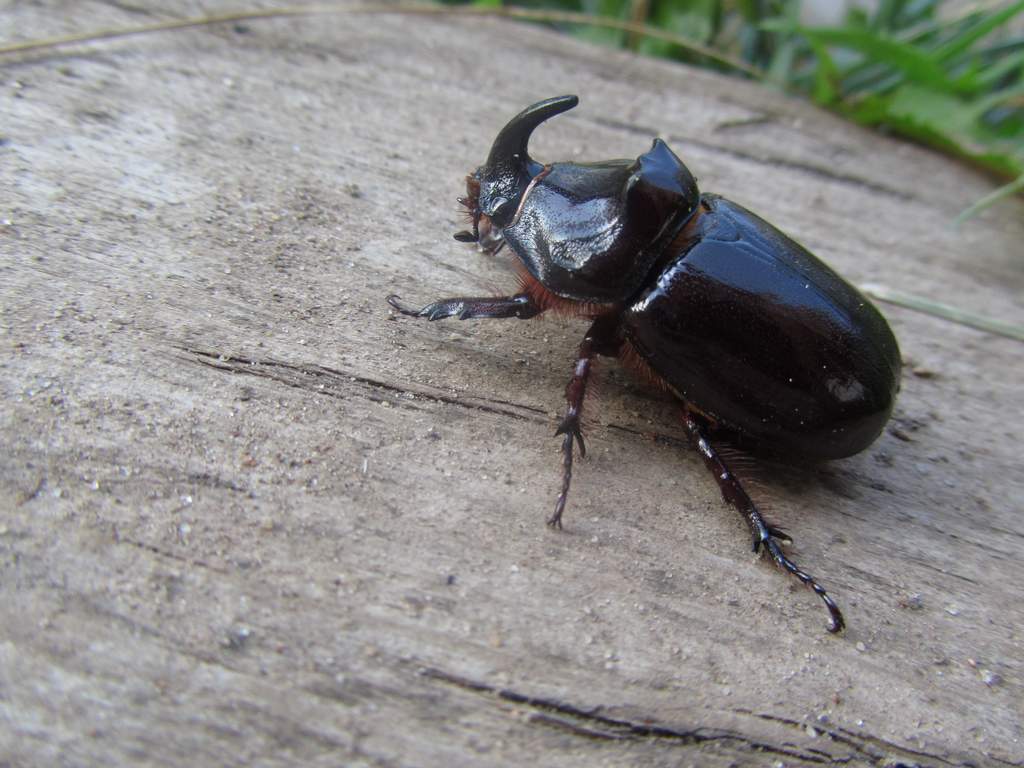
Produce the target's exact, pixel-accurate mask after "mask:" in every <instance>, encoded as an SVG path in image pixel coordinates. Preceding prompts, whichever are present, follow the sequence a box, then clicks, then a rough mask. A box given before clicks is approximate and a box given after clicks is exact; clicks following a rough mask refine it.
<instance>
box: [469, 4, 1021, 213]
mask: <svg viewBox="0 0 1024 768" xmlns="http://www.w3.org/2000/svg"><path fill="white" fill-rule="evenodd" d="M471 4H472V5H476V6H478V7H479V6H489V7H493V6H500V5H503V3H502V0H476V2H474V3H471ZM516 5H518V6H519V7H522V8H529V9H532V10H535V11H536V10H549V11H551V12H552V18H553V21H555V23H556V24H557V25H558V26H560V27H564V28H565V31H566V32H568V33H570V34H573V35H575V36H577V37H581V38H584V39H587V40H591V41H595V42H599V43H602V44H605V45H611V46H616V47H626V48H631V49H633V50H636V51H638V52H640V53H644V54H649V55H652V56H661V57H666V58H672V59H676V60H679V61H684V62H687V63H689V64H695V65H699V66H704V67H709V68H711V69H716V70H721V71H732V72H733V73H734V74H738V75H740V76H744V77H748V76H749V77H755V78H757V79H760V80H762V81H763V82H765V83H766V84H771V85H775V86H777V87H779V88H782V89H784V90H786V91H789V92H793V93H798V94H803V95H805V96H807V97H808V98H810V99H812V100H813V101H814V102H816V103H817V104H819V105H821V106H823V107H827V108H829V109H833V110H835V111H838V112H840V113H842V114H843V115H845V116H846V117H848V118H849V119H851V120H854V121H856V122H858V123H861V124H863V125H868V126H873V127H875V128H878V129H880V130H883V131H887V132H891V133H894V134H898V135H901V136H904V137H907V138H910V139H913V140H915V141H918V142H921V143H924V144H927V145H930V146H933V147H936V148H938V149H940V150H942V151H945V152H948V153H950V154H953V155H956V156H958V157H961V158H964V159H966V160H968V161H970V162H972V163H975V164H977V165H978V166H980V167H982V168H984V169H987V170H988V171H990V172H993V173H994V174H995V175H996V176H997V177H999V178H1001V179H1003V181H1005V182H1008V183H1006V184H1005V186H1003V187H1001V188H1000V189H998V190H996V192H994V193H993V194H992V195H989V196H987V197H986V198H985V200H983V201H979V204H977V205H975V206H972V208H971V209H969V210H968V211H966V212H965V215H970V214H971V213H974V212H976V211H977V210H979V209H980V208H982V207H985V206H987V205H990V204H991V203H993V202H995V201H996V200H998V199H1000V198H1001V197H1004V196H1008V195H1012V194H1015V193H1019V192H1024V23H1022V20H1024V0H1017V1H1016V2H987V3H966V2H955V3H948V4H947V6H949V7H945V8H944V7H943V3H942V2H941V0H876V2H870V3H859V4H857V3H849V4H847V3H842V2H839V0H826V1H825V2H821V3H813V2H810V0H805V2H803V3H801V2H800V0H731V1H730V0H519V2H517V3H516ZM865 5H867V6H870V7H871V10H866V9H865V8H864V7H861V6H865ZM805 6H806V7H805ZM847 6H849V7H847ZM844 7H847V10H845V12H844V11H843V10H842V9H843V8H844ZM837 9H838V11H839V13H838V14H837V16H838V18H836V19H835V20H834V21H832V23H828V24H826V25H820V24H816V23H814V21H813V19H814V16H815V14H816V12H818V13H820V12H821V11H824V12H825V14H826V15H827V14H830V13H831V14H835V11H836V10H837ZM559 12H573V13H583V14H588V15H590V16H594V17H597V18H596V19H595V22H597V23H595V24H589V25H586V24H578V23H572V24H568V25H567V24H565V23H564V19H562V20H559V19H558V18H557V14H558V13H559ZM602 19H604V20H608V21H609V22H611V21H615V22H618V23H619V25H620V26H621V25H622V23H623V22H625V23H627V24H632V25H643V26H644V27H646V28H648V29H650V28H654V30H656V31H658V32H660V33H662V34H661V35H659V36H657V37H655V36H653V35H650V34H644V33H643V32H639V31H637V29H636V28H635V27H634V28H633V30H632V31H630V30H624V29H621V28H620V29H615V28H609V27H607V26H601V25H600V21H601V20H602ZM664 33H668V37H671V38H672V39H667V38H666V36H665V34H664ZM709 51H713V52H714V53H715V54H719V55H717V56H712V55H709V53H708V52H709Z"/></svg>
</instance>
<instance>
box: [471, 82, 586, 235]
mask: <svg viewBox="0 0 1024 768" xmlns="http://www.w3.org/2000/svg"><path fill="white" fill-rule="evenodd" d="M578 103H579V98H578V97H576V96H556V97H555V98H552V99H545V100H544V101H540V102H537V103H536V104H533V105H531V106H529V107H527V108H526V109H524V110H523V111H522V112H520V113H519V114H518V115H516V116H515V117H513V118H512V119H511V120H510V121H509V122H508V124H507V125H506V126H505V127H504V128H502V129H501V132H500V133H499V134H498V137H497V138H496V139H495V140H494V144H492V145H491V152H490V154H489V155H488V156H487V162H486V163H484V164H483V165H482V166H480V167H479V168H477V169H476V171H475V172H474V173H472V174H471V175H470V176H468V177H467V178H466V197H464V198H460V199H459V202H460V203H462V204H463V205H464V206H465V207H466V208H467V210H468V213H469V216H470V220H471V221H472V223H473V231H472V232H459V233H458V234H456V235H455V239H456V240H460V241H462V242H478V243H480V245H481V246H482V247H483V248H484V250H488V251H495V250H497V249H498V248H499V247H500V246H501V233H500V230H501V229H503V228H504V227H506V226H507V225H508V224H509V223H510V222H511V221H512V219H513V218H514V217H515V214H516V211H517V210H518V208H519V204H520V202H521V201H522V199H523V195H524V194H525V193H526V190H527V187H529V185H530V182H531V181H533V179H534V178H535V177H536V176H537V175H538V174H539V173H541V171H542V170H543V169H544V166H543V165H542V164H541V163H538V162H537V161H536V160H534V159H533V158H531V157H530V154H529V152H528V151H527V145H528V144H529V142H530V135H531V134H532V133H533V131H534V130H535V129H536V128H537V126H539V125H540V124H541V123H543V122H544V121H545V120H547V119H549V118H551V117H554V116H555V115H558V114H561V113H562V112H566V111H568V110H570V109H572V108H573V107H575V106H576V105H577V104H578Z"/></svg>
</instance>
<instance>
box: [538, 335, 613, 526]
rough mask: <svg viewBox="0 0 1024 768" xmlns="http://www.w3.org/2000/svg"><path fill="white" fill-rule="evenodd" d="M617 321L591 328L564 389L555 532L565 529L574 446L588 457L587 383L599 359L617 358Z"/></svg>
mask: <svg viewBox="0 0 1024 768" xmlns="http://www.w3.org/2000/svg"><path fill="white" fill-rule="evenodd" d="M616 320H617V318H616V317H615V316H613V315H604V316H602V317H599V318H597V319H596V320H595V321H594V322H593V323H592V324H591V326H590V328H589V329H588V330H587V333H586V335H584V337H583V341H582V342H580V346H579V350H578V351H577V353H576V365H575V366H574V367H573V372H572V378H571V379H569V383H568V384H567V385H566V387H565V400H566V403H567V405H566V409H565V418H564V419H562V423H561V424H559V425H558V429H557V430H555V435H565V437H564V438H562V490H561V491H560V492H559V494H558V501H556V502H555V511H554V513H553V514H552V515H551V517H549V518H548V525H550V526H551V527H552V528H561V527H562V513H563V512H564V511H565V502H566V500H567V499H568V498H569V484H570V483H571V482H572V454H573V450H572V449H573V443H574V442H578V443H579V446H580V458H581V459H582V458H584V457H586V455H587V448H586V445H585V444H584V442H583V431H582V429H581V427H580V416H581V415H582V413H583V399H584V397H586V394H587V380H588V379H589V378H590V371H591V368H592V367H593V361H594V358H595V357H596V356H597V355H609V356H616V355H617V354H618V347H619V344H618V342H617V340H616V339H617V337H616V331H617V322H616Z"/></svg>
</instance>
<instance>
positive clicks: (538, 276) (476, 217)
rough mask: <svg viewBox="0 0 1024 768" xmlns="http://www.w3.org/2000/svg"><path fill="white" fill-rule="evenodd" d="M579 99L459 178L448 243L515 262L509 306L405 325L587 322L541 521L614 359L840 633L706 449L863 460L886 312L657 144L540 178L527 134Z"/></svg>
mask: <svg viewBox="0 0 1024 768" xmlns="http://www.w3.org/2000/svg"><path fill="white" fill-rule="evenodd" d="M578 102H579V99H578V98H577V97H576V96H560V97H556V98H552V99H547V100H545V101H540V102H538V103H536V104H534V105H532V106H530V107H527V108H526V109H525V110H523V111H522V112H520V113H519V114H518V115H516V116H515V117H514V118H512V120H511V121H510V122H509V123H508V124H507V125H506V126H505V127H504V128H503V129H502V130H501V132H500V133H499V134H498V136H497V138H496V139H495V140H494V144H493V145H492V147H491V151H490V154H489V155H488V157H487V161H486V162H485V163H484V165H482V166H480V167H479V168H477V170H476V171H474V172H473V173H472V174H470V175H469V176H468V177H467V179H466V187H467V195H466V197H464V198H460V199H459V202H460V203H461V204H462V205H463V206H464V207H465V208H466V211H467V214H468V217H469V220H470V221H471V222H472V225H473V229H472V231H462V232H459V233H457V234H456V235H455V239H456V240H459V241H462V242H473V243H477V244H478V245H479V247H480V248H481V249H482V250H483V251H485V252H487V253H496V252H497V251H498V250H500V249H501V248H502V247H504V246H508V248H509V249H510V250H511V251H512V252H513V253H514V254H515V255H516V256H517V257H518V264H517V266H518V269H519V283H520V290H519V292H518V293H516V294H514V295H511V296H499V297H493V296H492V297H479V298H470V297H459V298H449V299H441V300H440V301H435V302H433V303H432V304H428V305H427V306H425V307H423V308H422V309H415V308H413V307H409V306H407V305H405V304H404V303H403V302H402V301H401V300H400V299H399V297H398V296H394V295H392V296H389V297H388V303H389V304H391V306H392V307H394V308H395V309H396V310H398V311H399V312H400V313H402V314H404V315H411V316H413V317H425V318H427V319H428V320H441V319H444V318H447V317H458V318H460V319H462V320H468V319H471V318H474V319H475V318H512V317H514V318H519V319H521V320H526V319H529V318H532V317H536V316H537V315H539V314H540V313H542V312H544V311H546V310H559V311H563V312H569V313H572V314H575V315H577V316H583V317H587V318H589V319H591V320H592V324H591V326H590V328H589V330H588V331H587V332H586V334H585V335H584V337H583V341H582V342H581V343H580V346H579V352H578V354H577V359H576V364H575V367H574V370H573V374H572V378H571V379H570V380H569V384H568V385H567V387H566V391H565V394H566V400H567V408H566V412H565V418H564V419H563V420H562V422H561V424H560V425H559V427H558V429H557V431H556V433H555V434H556V435H564V437H563V439H562V486H561V491H560V493H559V495H558V500H557V502H556V504H555V510H554V513H553V514H552V516H551V517H550V518H549V520H548V524H549V525H550V526H552V527H558V528H560V527H561V525H562V513H563V511H564V509H565V502H566V499H567V497H568V493H569V483H570V481H571V479H572V463H573V447H574V444H575V445H578V447H579V453H580V456H581V457H583V456H585V455H586V448H585V446H584V443H583V433H582V431H581V428H580V416H581V413H582V410H583V401H584V395H585V393H586V389H587V381H588V379H589V377H590V373H591V368H592V366H593V362H594V358H595V357H596V356H598V355H605V356H610V357H618V358H620V359H621V360H622V361H623V362H624V363H625V364H626V365H627V366H629V367H631V368H633V369H634V370H636V371H637V372H638V373H640V374H641V375H642V376H643V377H644V378H647V379H648V380H649V381H652V382H654V383H656V384H657V385H659V386H661V387H663V388H664V389H666V390H668V391H669V392H671V393H672V394H673V395H675V397H677V398H678V400H679V401H680V404H681V408H682V420H683V425H684V427H685V431H686V434H687V437H688V439H689V441H690V442H691V444H692V445H693V446H694V448H696V450H697V451H698V453H700V455H701V457H702V459H703V461H704V463H705V464H706V465H707V467H708V469H709V470H711V472H712V473H713V474H714V476H715V480H716V482H717V483H718V485H719V488H720V489H721V492H722V496H723V497H724V499H725V501H726V502H727V503H729V504H731V505H732V506H734V507H735V508H736V509H737V510H738V511H739V512H740V514H741V515H742V516H743V518H744V519H745V520H746V522H747V525H748V526H749V527H750V531H751V533H752V535H753V540H754V541H753V545H754V547H753V548H754V552H765V553H767V556H768V557H769V558H770V559H771V560H772V561H773V562H774V563H775V564H776V565H777V566H778V567H780V568H781V569H783V570H784V571H787V572H788V573H790V574H792V575H793V576H795V577H796V578H798V579H799V580H800V581H801V582H803V583H804V584H805V585H806V586H808V587H809V588H810V589H812V590H813V591H814V592H815V593H816V594H817V595H818V596H819V597H820V598H821V599H822V600H823V601H824V602H825V605H826V607H827V608H828V611H829V617H830V620H829V631H830V632H839V631H840V630H841V629H843V627H844V626H845V622H844V619H843V615H842V612H841V611H840V610H839V607H838V606H837V605H836V603H835V602H834V601H833V600H832V598H831V597H830V596H829V595H828V593H827V592H826V591H825V590H824V588H822V587H821V586H820V585H819V584H818V583H817V581H815V580H814V579H813V578H812V577H811V576H809V575H808V574H807V573H805V572H804V571H802V570H801V569H800V568H798V567H797V566H796V564H794V563H793V561H792V560H790V559H789V558H788V557H787V556H786V555H785V553H784V552H783V550H782V548H781V546H780V543H779V542H780V540H782V541H784V540H787V537H786V536H785V534H784V533H783V532H782V531H780V530H778V529H776V528H774V527H772V526H771V525H770V524H768V523H767V522H766V521H765V519H764V517H763V516H762V515H761V512H760V511H759V510H758V508H757V506H756V505H755V504H754V502H753V500H752V499H751V498H750V496H749V495H748V494H747V492H746V491H745V490H744V489H743V486H742V485H741V484H740V482H739V480H738V479H737V478H736V476H735V475H734V474H733V472H732V471H731V470H730V469H729V467H728V464H727V462H726V461H725V459H724V458H723V455H722V451H721V450H720V448H719V447H718V446H717V445H716V443H715V442H714V441H713V439H712V438H713V437H714V438H715V439H716V440H717V437H718V436H719V435H728V436H731V437H732V438H733V439H736V440H738V441H740V443H742V445H743V447H744V448H749V449H753V450H755V451H756V450H768V451H770V452H773V453H780V454H783V455H788V456H790V457H800V458H806V459H811V460H818V459H838V458H842V457H845V456H850V455H853V454H855V453H858V452H859V451H862V450H864V449H865V448H867V447H868V446H869V445H870V444H871V443H872V442H873V441H874V440H875V438H877V437H878V435H879V434H880V432H881V431H882V428H883V427H884V426H885V423H886V422H887V421H888V419H889V415H890V413H891V412H892V408H893V403H894V401H895V398H896V393H897V391H898V390H899V379H900V367H901V361H900V354H899V348H898V346H897V344H896V339H895V337H894V336H893V334H892V331H891V330H890V329H889V326H888V324H887V323H886V321H885V319H884V318H883V317H882V315H881V314H880V313H879V311H878V310H877V309H876V308H875V307H874V306H873V305H872V304H871V303H870V302H869V301H868V300H867V299H866V298H865V297H864V296H863V295H862V294H861V293H859V292H858V291H857V289H856V288H854V287H853V286H852V285H850V284H849V283H848V282H846V281H845V280H843V279H842V278H841V277H839V275H837V274H836V273H835V272H833V271H832V269H830V268H829V267H828V266H827V265H825V264H824V263H823V262H821V261H819V260H818V259H817V258H816V257H815V256H814V255H813V254H811V253H810V252H809V251H807V250H806V249H805V248H803V247H802V246H801V245H799V244H798V243H796V242H794V241H793V240H791V239H790V238H789V237H787V236H786V235H785V234H783V233H782V232H780V231H779V230H778V229H776V228H775V227H774V226H772V225H771V224H769V223H768V222H766V221H764V220H763V219H761V218H759V217H757V216H755V215H754V214H753V213H751V212H750V211H748V210H746V209H745V208H743V207H742V206H740V205H737V204H736V203H733V202H731V201H729V200H727V199H725V198H723V197H719V196H718V195H711V194H701V193H700V191H699V190H698V189H697V182H696V180H695V179H694V177H693V175H692V174H691V173H690V171H689V170H688V169H687V168H686V166H685V165H683V163H682V161H681V160H680V159H679V158H678V157H676V155H675V154H674V153H673V152H672V150H671V149H669V147H668V146H667V145H666V144H665V143H664V142H663V141H662V140H661V139H655V140H654V143H653V145H652V146H651V149H650V150H649V151H648V152H646V153H645V154H643V155H640V156H639V157H638V158H636V160H632V161H630V160H611V161H603V162H596V163H549V164H542V163H539V162H537V161H536V160H534V159H533V158H532V157H530V155H529V153H528V152H527V144H528V142H529V139H530V135H531V134H532V133H533V131H534V129H536V128H537V126H539V125H540V124H541V123H542V122H544V121H545V120H547V119H549V118H551V117H553V116H555V115H558V114H560V113H562V112H565V111H567V110H569V109H572V108H573V107H575V106H576V105H577V103H578Z"/></svg>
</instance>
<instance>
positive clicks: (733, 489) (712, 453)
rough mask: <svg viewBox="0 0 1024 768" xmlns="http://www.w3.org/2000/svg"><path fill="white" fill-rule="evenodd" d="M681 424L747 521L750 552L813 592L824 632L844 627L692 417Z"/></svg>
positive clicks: (828, 599) (838, 614) (833, 607)
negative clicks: (821, 607) (823, 615)
mask: <svg viewBox="0 0 1024 768" xmlns="http://www.w3.org/2000/svg"><path fill="white" fill-rule="evenodd" d="M683 421H684V423H685V425H686V433H687V435H688V436H689V438H690V441H691V442H692V443H693V445H694V447H695V448H696V449H697V452H698V453H700V455H701V458H703V459H704V464H705V465H706V466H707V468H708V469H710V470H711V472H712V473H714V475H715V480H716V481H717V482H718V487H719V488H720V489H721V490H722V497H723V498H724V499H725V500H726V502H727V503H729V504H732V505H733V506H734V507H736V509H737V510H739V512H740V514H741V515H743V517H744V518H745V519H746V521H747V525H749V526H750V532H751V533H752V534H753V535H754V551H755V552H758V551H760V550H761V549H762V548H763V549H764V551H765V552H766V553H767V554H768V556H769V557H770V558H771V559H772V562H773V563H775V565H777V566H778V567H779V568H781V569H782V570H784V571H786V572H787V573H791V574H792V575H794V576H796V577H797V578H798V579H800V581H801V582H803V583H804V584H805V585H806V586H807V587H809V588H810V589H811V590H813V591H814V593H815V594H816V595H817V596H818V597H820V598H821V599H822V600H823V601H824V603H825V607H826V608H828V612H829V616H830V617H831V618H830V622H829V627H828V631H829V632H839V631H841V630H842V629H843V627H844V626H846V622H845V621H844V620H843V614H842V612H841V611H840V610H839V606H837V605H836V604H835V601H834V600H832V598H831V597H830V596H829V594H828V593H827V592H826V591H825V589H824V588H823V587H822V586H821V585H820V584H818V582H816V581H815V580H814V579H813V578H812V577H811V576H809V575H807V574H806V573H804V572H803V571H801V570H800V569H799V568H798V567H797V566H796V564H795V563H794V562H793V561H792V560H790V559H789V558H787V557H786V555H785V554H784V553H783V552H782V548H781V547H780V546H779V542H778V541H777V537H780V538H782V537H785V534H784V533H782V531H780V530H779V529H777V528H773V527H772V526H770V525H768V523H766V522H765V520H764V518H763V517H762V516H761V512H760V510H758V508H757V506H755V504H754V502H753V501H752V500H751V498H750V496H748V495H747V492H746V491H745V490H743V486H742V485H740V482H739V480H738V479H736V476H735V475H734V474H733V473H732V472H730V471H729V468H728V467H727V466H726V465H725V462H723V461H722V458H721V456H719V453H718V451H716V450H715V448H714V446H712V445H711V443H710V442H708V439H707V436H706V435H705V429H704V426H703V425H702V424H700V423H699V422H698V421H697V419H696V417H695V416H694V415H693V414H691V413H686V414H685V417H684V420H683Z"/></svg>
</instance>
